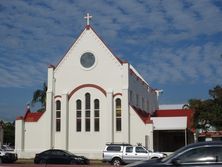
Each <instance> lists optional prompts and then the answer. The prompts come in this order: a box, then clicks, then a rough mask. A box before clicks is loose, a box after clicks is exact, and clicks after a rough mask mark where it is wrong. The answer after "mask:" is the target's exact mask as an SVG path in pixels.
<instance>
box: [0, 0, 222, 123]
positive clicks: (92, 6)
mask: <svg viewBox="0 0 222 167" xmlns="http://www.w3.org/2000/svg"><path fill="white" fill-rule="evenodd" d="M87 12H89V13H90V14H91V15H92V16H93V19H92V20H91V25H92V26H93V28H94V29H95V31H96V32H97V33H98V34H99V36H100V37H101V38H102V39H103V40H104V41H105V42H106V44H107V45H108V46H109V48H111V50H112V52H113V53H114V54H115V55H117V56H119V57H120V58H121V59H123V60H127V61H128V62H129V63H131V64H132V65H133V66H134V67H135V68H136V69H137V70H138V71H139V72H140V73H141V74H142V75H143V76H144V78H145V79H146V80H147V81H148V83H150V84H151V86H152V87H153V88H159V89H163V90H164V93H163V94H162V95H161V97H160V103H161V104H178V103H180V104H181V103H186V102H187V101H188V100H189V99H191V98H197V99H206V98H209V96H208V90H209V89H211V88H213V87H214V86H216V85H218V84H219V85H221V84H222V56H221V55H222V1H221V0H209V1H208V0H196V1H193V0H186V1H180V0H161V1H159V0H127V1H126V0H116V1H112V0H62V1H61V0H1V1H0V20H1V21H0V39H1V41H0V92H1V96H0V119H3V120H8V121H12V120H14V119H15V118H16V116H19V115H23V114H24V109H25V106H26V104H27V103H29V102H30V101H31V99H32V94H33V92H34V90H36V89H38V88H41V87H42V84H43V82H44V81H46V79H47V67H48V65H49V64H56V63H57V62H58V61H59V60H60V59H61V58H62V57H63V56H64V54H65V53H66V51H67V50H68V48H69V47H70V45H71V44H72V42H73V41H75V39H76V38H77V37H78V35H79V34H80V33H81V31H82V30H83V29H84V26H85V24H86V21H85V20H84V18H83V17H84V16H85V15H86V13H87Z"/></svg>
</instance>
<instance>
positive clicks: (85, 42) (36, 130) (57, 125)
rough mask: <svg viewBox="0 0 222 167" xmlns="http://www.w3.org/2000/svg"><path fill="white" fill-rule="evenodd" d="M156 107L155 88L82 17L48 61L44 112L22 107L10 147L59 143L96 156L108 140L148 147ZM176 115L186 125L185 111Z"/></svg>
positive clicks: (28, 154) (24, 153)
mask: <svg viewBox="0 0 222 167" xmlns="http://www.w3.org/2000/svg"><path fill="white" fill-rule="evenodd" d="M88 21H89V20H88ZM158 109H159V104H158V90H155V89H153V88H152V87H151V86H150V85H149V84H148V83H147V82H146V81H145V80H144V79H143V77H142V76H141V75H140V74H139V73H138V72H137V71H136V70H135V69H134V68H133V66H132V65H130V64H129V63H128V62H124V61H122V60H120V59H119V58H117V57H116V56H115V55H114V54H113V53H112V51H111V50H110V49H109V48H108V47H107V46H106V45H105V43H104V42H103V41H102V40H101V38H100V37H98V35H97V34H96V32H95V31H94V30H93V28H92V26H91V25H89V23H87V25H86V27H85V28H84V30H83V31H82V33H81V34H80V36H79V37H78V38H77V40H76V41H75V42H74V43H73V44H72V46H71V47H70V49H69V50H68V52H67V53H66V54H65V56H64V57H63V58H62V59H61V61H60V62H59V63H58V64H57V65H56V66H53V65H50V66H49V67H48V90H47V101H46V110H45V112H31V111H30V110H29V109H27V111H26V114H25V115H24V116H21V117H17V119H16V132H15V150H16V152H17V153H18V156H19V157H20V158H32V157H34V155H35V154H36V153H38V152H41V151H44V150H46V149H50V148H58V149H64V150H68V151H70V152H73V153H76V154H80V155H85V156H87V157H88V158H92V159H101V158H102V150H103V149H104V147H105V144H106V143H110V142H118V143H130V144H137V143H141V144H142V145H144V146H146V147H148V149H151V150H153V149H154V134H153V132H154V130H155V126H154V123H155V122H156V124H160V123H159V122H158V118H157V117H156V118H154V119H153V120H152V117H151V116H152V114H154V112H155V111H156V110H158ZM179 119H180V123H181V122H183V124H184V127H181V129H183V128H184V129H186V128H187V116H186V114H185V115H184V116H180V117H179ZM175 120H178V117H177V118H176V119H175ZM163 121H164V120H163ZM157 127H158V126H157Z"/></svg>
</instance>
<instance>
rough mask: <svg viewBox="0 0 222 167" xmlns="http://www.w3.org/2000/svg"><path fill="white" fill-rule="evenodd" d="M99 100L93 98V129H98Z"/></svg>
mask: <svg viewBox="0 0 222 167" xmlns="http://www.w3.org/2000/svg"><path fill="white" fill-rule="evenodd" d="M99 116H100V115H99V100H98V99H95V100H94V130H95V131H96V132H98V131H99Z"/></svg>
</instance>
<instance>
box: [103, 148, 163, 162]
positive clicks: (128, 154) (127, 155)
mask: <svg viewBox="0 0 222 167" xmlns="http://www.w3.org/2000/svg"><path fill="white" fill-rule="evenodd" d="M165 156H166V154H163V153H159V152H152V151H149V150H146V148H144V147H143V146H132V145H130V144H107V145H106V147H105V149H104V151H103V162H109V163H111V164H113V165H115V166H119V165H121V164H128V163H132V162H135V161H139V160H147V159H155V158H162V157H165Z"/></svg>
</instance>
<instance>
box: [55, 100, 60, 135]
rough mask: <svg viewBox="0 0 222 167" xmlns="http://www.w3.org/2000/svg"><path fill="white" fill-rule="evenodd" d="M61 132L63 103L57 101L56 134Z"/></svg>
mask: <svg viewBox="0 0 222 167" xmlns="http://www.w3.org/2000/svg"><path fill="white" fill-rule="evenodd" d="M60 131H61V102H60V101H59V100H57V101H56V132H60Z"/></svg>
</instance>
